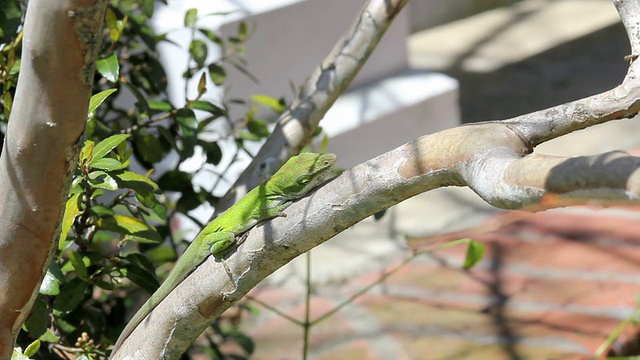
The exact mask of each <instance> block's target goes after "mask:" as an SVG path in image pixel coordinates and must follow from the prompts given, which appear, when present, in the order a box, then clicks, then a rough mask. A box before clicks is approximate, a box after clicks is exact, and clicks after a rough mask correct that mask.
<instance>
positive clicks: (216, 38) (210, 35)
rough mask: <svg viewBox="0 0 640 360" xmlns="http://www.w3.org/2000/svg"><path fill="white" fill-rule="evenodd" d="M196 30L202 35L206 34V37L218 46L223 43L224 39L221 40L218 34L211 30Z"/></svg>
mask: <svg viewBox="0 0 640 360" xmlns="http://www.w3.org/2000/svg"><path fill="white" fill-rule="evenodd" d="M198 31H200V32H201V33H202V35H204V36H206V37H207V39H209V40H211V41H213V42H214V43H215V44H216V45H218V46H219V47H222V46H223V45H224V41H222V39H221V38H220V37H219V36H218V34H216V33H214V32H213V31H211V30H207V29H198Z"/></svg>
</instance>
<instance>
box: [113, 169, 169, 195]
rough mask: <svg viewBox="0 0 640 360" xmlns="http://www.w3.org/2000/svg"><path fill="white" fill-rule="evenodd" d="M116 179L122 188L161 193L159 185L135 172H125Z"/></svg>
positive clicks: (117, 175) (116, 175)
mask: <svg viewBox="0 0 640 360" xmlns="http://www.w3.org/2000/svg"><path fill="white" fill-rule="evenodd" d="M115 177H116V179H118V180H119V183H120V185H121V186H122V187H126V188H129V189H132V190H134V191H159V190H160V188H159V187H158V185H157V184H156V183H155V182H153V180H151V179H149V178H148V177H146V176H144V175H140V174H138V173H135V172H133V171H124V172H122V173H119V174H115Z"/></svg>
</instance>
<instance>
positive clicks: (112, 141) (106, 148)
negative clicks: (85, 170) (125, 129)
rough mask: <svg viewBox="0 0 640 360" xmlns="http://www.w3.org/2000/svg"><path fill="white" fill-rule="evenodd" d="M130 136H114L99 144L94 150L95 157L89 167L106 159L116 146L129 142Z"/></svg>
mask: <svg viewBox="0 0 640 360" xmlns="http://www.w3.org/2000/svg"><path fill="white" fill-rule="evenodd" d="M129 136H131V135H130V134H118V135H113V136H109V137H108V138H106V139H104V140H102V141H100V142H99V143H97V144H96V145H95V146H94V148H93V157H92V158H91V161H89V165H91V164H93V163H95V162H96V161H98V160H100V159H102V158H103V157H105V156H106V155H107V154H108V153H109V152H111V150H113V149H114V148H115V147H116V146H118V145H120V143H121V142H123V141H125V140H127V139H128V138H129Z"/></svg>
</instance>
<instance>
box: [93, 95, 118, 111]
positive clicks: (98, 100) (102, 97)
mask: <svg viewBox="0 0 640 360" xmlns="http://www.w3.org/2000/svg"><path fill="white" fill-rule="evenodd" d="M116 91H118V89H108V90H104V91H101V92H99V93H97V94H95V95H93V96H92V97H91V100H89V116H92V115H91V114H92V113H93V112H94V111H95V110H96V109H97V108H98V106H100V104H102V103H103V102H104V101H105V100H106V99H107V98H108V97H109V95H111V94H113V93H114V92H116Z"/></svg>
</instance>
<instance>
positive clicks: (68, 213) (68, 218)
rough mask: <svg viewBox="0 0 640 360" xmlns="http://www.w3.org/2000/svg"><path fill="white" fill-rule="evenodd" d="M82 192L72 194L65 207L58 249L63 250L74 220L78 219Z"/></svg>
mask: <svg viewBox="0 0 640 360" xmlns="http://www.w3.org/2000/svg"><path fill="white" fill-rule="evenodd" d="M79 199H80V193H75V194H73V195H71V197H70V198H69V200H67V203H66V205H65V207H64V215H63V216H62V224H61V226H60V240H59V242H58V249H59V250H62V249H63V248H64V244H65V242H66V241H67V236H68V235H69V231H70V230H71V227H72V226H73V221H74V220H75V219H76V216H78V214H80V203H79Z"/></svg>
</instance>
